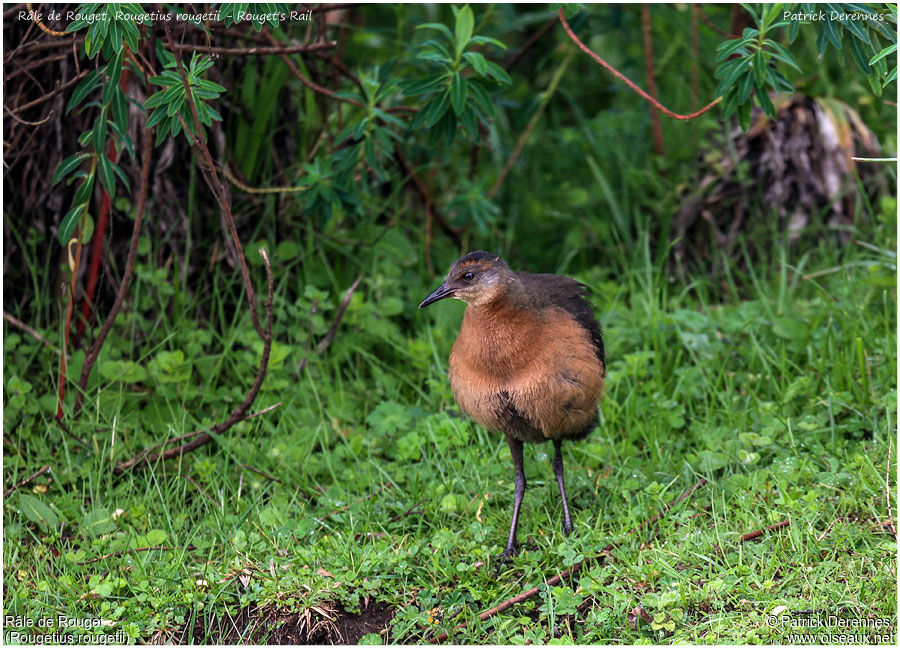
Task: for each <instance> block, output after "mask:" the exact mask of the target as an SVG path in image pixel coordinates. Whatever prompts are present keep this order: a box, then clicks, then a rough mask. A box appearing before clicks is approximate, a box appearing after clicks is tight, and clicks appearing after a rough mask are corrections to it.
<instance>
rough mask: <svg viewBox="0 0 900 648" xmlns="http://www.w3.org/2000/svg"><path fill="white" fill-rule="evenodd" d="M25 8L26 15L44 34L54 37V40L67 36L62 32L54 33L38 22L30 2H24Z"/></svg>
mask: <svg viewBox="0 0 900 648" xmlns="http://www.w3.org/2000/svg"><path fill="white" fill-rule="evenodd" d="M25 6H26V7H28V13H29V14H31V20H33V21H34V24H35V25H37V26H38V28H39V29H40V30H41V31H42V32H44V33H45V34H50V35H51V36H55V37H56V38H62V37H63V36H68V35H69V34H68V33H66V32H64V31H55V30H53V29H50V28H49V27H47V25H45V24H44V23H42V22H41V21H40V20H38V17H37V12H36V11H35V10H34V8H33V7H32V6H31V3H30V2H26V3H25Z"/></svg>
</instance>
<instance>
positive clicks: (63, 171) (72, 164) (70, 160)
mask: <svg viewBox="0 0 900 648" xmlns="http://www.w3.org/2000/svg"><path fill="white" fill-rule="evenodd" d="M88 157H90V154H89V153H76V154H75V155H73V156H71V157H67V158H66V159H65V160H63V161H62V162H60V163H59V166H58V167H56V173H54V174H53V184H56V183H58V182H59V181H60V180H62V179H63V178H65V177H66V176H67V175H69V174H70V173H72V171H74V170H75V169H77V168H78V167H79V166H80V165H81V162H82V161H83V160H84V159H85V158H88Z"/></svg>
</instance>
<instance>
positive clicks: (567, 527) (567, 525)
mask: <svg viewBox="0 0 900 648" xmlns="http://www.w3.org/2000/svg"><path fill="white" fill-rule="evenodd" d="M563 533H565V534H566V537H567V538H568V537H569V534H570V533H572V520H565V521H564V522H563Z"/></svg>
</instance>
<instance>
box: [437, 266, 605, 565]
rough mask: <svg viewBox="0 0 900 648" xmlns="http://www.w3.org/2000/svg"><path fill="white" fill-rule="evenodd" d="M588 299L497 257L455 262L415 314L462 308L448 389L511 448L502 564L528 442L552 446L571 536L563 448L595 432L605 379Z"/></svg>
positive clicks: (509, 547) (567, 282)
mask: <svg viewBox="0 0 900 648" xmlns="http://www.w3.org/2000/svg"><path fill="white" fill-rule="evenodd" d="M586 291H587V287H586V286H585V285H584V284H581V283H578V282H577V281H575V280H574V279H570V278H569V277H563V276H561V275H553V274H531V273H528V272H513V271H512V270H510V269H509V266H507V265H506V263H504V262H503V260H502V259H500V258H499V257H497V256H495V255H493V254H489V253H487V252H481V251H478V252H470V253H469V254H467V255H465V256H464V257H462V258H461V259H459V260H458V261H456V263H454V264H453V266H452V267H451V268H450V272H449V274H448V275H447V278H446V279H445V280H444V283H443V284H442V285H441V287H440V288H438V289H437V290H435V291H434V292H433V293H431V294H430V295H429V296H428V297H426V298H425V299H424V300H423V301H422V303H421V304H419V308H424V307H425V306H428V305H429V304H433V303H434V302H436V301H439V300H441V299H445V298H447V297H453V298H455V299H460V300H462V301H464V302H466V304H467V306H466V312H465V315H464V317H463V321H462V326H461V327H460V329H459V336H457V338H456V342H455V343H454V345H453V350H452V351H451V352H450V385H451V387H452V389H453V395H454V397H455V398H456V402H457V403H458V404H459V406H460V407H461V408H462V409H463V411H465V412H466V413H467V414H468V415H469V416H471V417H472V418H473V419H474V420H475V421H476V422H477V423H479V424H480V425H483V426H484V427H486V428H487V429H488V430H491V431H493V432H502V433H503V434H505V435H506V441H507V443H509V450H510V453H511V454H512V458H513V463H514V464H515V469H516V492H515V503H514V506H513V516H512V524H511V525H510V529H509V539H508V541H507V543H506V549H505V550H504V551H503V553H502V554H501V557H502V558H508V557H509V556H513V555H516V554H518V547H517V545H516V525H517V524H518V521H519V507H520V506H521V505H522V497H523V496H524V494H525V470H524V467H523V464H522V443H523V442H524V441H529V442H532V443H538V442H542V441H553V447H554V449H555V456H554V458H553V472H554V473H555V474H556V481H557V483H558V484H559V494H560V496H561V497H562V502H563V516H564V517H563V530H564V531H565V533H566V535H568V534H569V533H570V532H571V530H572V518H571V517H570V515H569V504H568V502H567V501H566V488H565V485H564V484H563V461H562V453H561V452H560V446H561V444H562V441H563V440H566V439H582V438H584V437H586V436H587V435H588V434H590V432H591V430H593V429H594V427H596V425H597V413H598V406H599V403H600V400H601V399H602V397H603V388H604V379H605V377H606V364H605V357H604V349H603V337H602V334H601V330H600V325H599V324H598V323H597V320H596V319H595V317H594V314H593V312H592V311H591V306H590V304H589V303H588V302H587V300H586V299H585V294H586Z"/></svg>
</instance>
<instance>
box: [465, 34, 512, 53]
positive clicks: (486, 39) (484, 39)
mask: <svg viewBox="0 0 900 648" xmlns="http://www.w3.org/2000/svg"><path fill="white" fill-rule="evenodd" d="M469 42H470V43H472V44H474V45H493V46H494V47H499V48H500V49H502V50H505V49H506V44H505V43H503V42H501V41H498V40H497V39H496V38H491V37H490V36H472V38H470V39H469Z"/></svg>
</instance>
